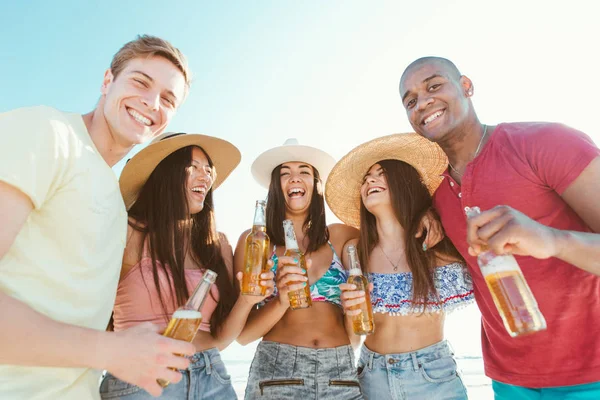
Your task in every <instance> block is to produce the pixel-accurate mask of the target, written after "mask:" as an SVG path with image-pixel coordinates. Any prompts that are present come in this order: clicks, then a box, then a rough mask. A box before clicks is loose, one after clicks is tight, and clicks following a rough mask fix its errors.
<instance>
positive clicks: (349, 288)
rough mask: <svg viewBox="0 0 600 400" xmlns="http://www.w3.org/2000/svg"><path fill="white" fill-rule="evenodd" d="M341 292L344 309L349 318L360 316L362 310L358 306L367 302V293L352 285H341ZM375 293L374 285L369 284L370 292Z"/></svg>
mask: <svg viewBox="0 0 600 400" xmlns="http://www.w3.org/2000/svg"><path fill="white" fill-rule="evenodd" d="M340 290H341V291H342V294H341V295H340V299H341V300H342V308H343V309H344V314H346V315H347V316H354V315H359V314H360V313H361V309H360V308H357V307H356V306H357V305H359V304H362V303H364V302H365V301H366V293H365V291H364V290H357V288H356V285H354V284H352V283H341V284H340ZM372 291H373V283H369V292H372Z"/></svg>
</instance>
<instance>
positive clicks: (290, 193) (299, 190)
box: [288, 188, 304, 195]
mask: <svg viewBox="0 0 600 400" xmlns="http://www.w3.org/2000/svg"><path fill="white" fill-rule="evenodd" d="M296 193H301V194H304V190H303V189H300V188H293V189H290V190H289V191H288V195H292V194H296Z"/></svg>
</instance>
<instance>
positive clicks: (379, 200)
mask: <svg viewBox="0 0 600 400" xmlns="http://www.w3.org/2000/svg"><path fill="white" fill-rule="evenodd" d="M360 197H361V199H362V203H363V204H364V206H365V208H366V209H367V211H369V212H370V213H373V212H374V211H375V210H376V209H377V208H378V207H380V206H388V207H391V201H390V192H389V191H388V182H387V177H386V175H385V171H384V170H383V168H382V167H381V165H379V164H378V163H377V164H373V166H371V168H369V171H367V173H366V174H365V176H364V178H363V183H362V185H361V186H360Z"/></svg>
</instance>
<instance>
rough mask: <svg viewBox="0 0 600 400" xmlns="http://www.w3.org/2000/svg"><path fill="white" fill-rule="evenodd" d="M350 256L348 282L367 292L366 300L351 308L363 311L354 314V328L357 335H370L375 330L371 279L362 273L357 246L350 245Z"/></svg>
mask: <svg viewBox="0 0 600 400" xmlns="http://www.w3.org/2000/svg"><path fill="white" fill-rule="evenodd" d="M348 258H349V259H350V271H349V274H350V276H349V277H348V283H350V284H353V285H355V286H356V290H362V291H364V292H365V302H364V303H361V304H357V305H355V306H352V307H350V310H360V311H361V313H360V314H358V315H353V316H352V330H353V331H354V333H355V334H356V335H369V334H371V333H373V332H374V331H375V323H374V322H373V307H372V306H371V295H370V293H369V281H367V278H365V276H364V275H363V273H362V269H361V268H360V263H359V261H358V255H357V254H356V247H354V246H352V245H350V246H348Z"/></svg>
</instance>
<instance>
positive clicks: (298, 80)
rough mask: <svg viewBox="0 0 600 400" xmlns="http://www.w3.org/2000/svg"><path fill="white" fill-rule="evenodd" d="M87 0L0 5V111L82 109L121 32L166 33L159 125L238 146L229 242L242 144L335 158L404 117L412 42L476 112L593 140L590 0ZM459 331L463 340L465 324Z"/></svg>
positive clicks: (243, 178) (242, 177)
mask: <svg viewBox="0 0 600 400" xmlns="http://www.w3.org/2000/svg"><path fill="white" fill-rule="evenodd" d="M91 4H92V2H79V1H75V0H73V1H64V0H63V1H52V2H47V1H40V0H36V1H27V2H8V3H6V4H4V5H3V7H2V12H1V13H0V34H1V37H2V38H3V40H2V50H1V54H2V55H1V59H2V61H1V62H0V112H3V111H8V110H10V109H13V108H17V107H21V106H28V105H38V104H46V105H51V106H54V107H57V108H59V109H63V110H66V111H75V112H80V113H85V112H88V111H90V110H91V109H92V108H93V107H94V105H95V102H96V101H97V100H98V98H99V96H100V91H99V90H100V85H101V82H102V77H103V74H104V71H105V69H106V68H107V67H108V66H109V63H110V60H111V58H112V55H113V54H114V53H115V52H116V51H117V50H118V48H119V47H120V46H121V45H123V44H124V43H125V42H127V41H129V40H131V39H133V38H134V37H135V36H136V35H137V34H141V33H149V34H154V35H158V36H161V37H164V38H166V39H168V40H170V41H171V42H172V43H173V44H174V45H175V46H177V47H179V48H180V49H181V50H182V51H183V52H184V53H185V54H186V55H187V57H188V59H189V63H190V67H191V68H192V71H193V73H194V76H195V79H194V82H193V86H192V89H191V92H190V95H189V97H188V100H187V101H186V103H185V104H184V105H183V106H182V107H181V109H180V111H179V113H178V115H176V116H175V118H174V120H173V123H172V125H171V126H170V127H169V130H173V131H185V132H198V133H204V134H209V135H214V136H218V137H221V138H224V139H227V140H229V141H231V142H232V143H234V144H235V145H236V146H238V148H239V149H240V150H241V152H242V157H243V158H242V162H241V164H240V166H239V167H238V169H237V170H236V171H235V172H234V173H233V175H232V176H231V178H230V179H228V181H226V182H225V184H224V185H223V186H221V187H220V188H219V189H218V190H217V191H216V196H215V197H216V209H217V222H218V225H219V228H220V230H222V231H224V232H225V233H226V234H227V235H228V236H229V239H230V241H231V242H232V243H233V244H234V245H235V242H236V241H237V239H238V236H239V234H240V233H241V232H242V231H243V230H245V229H247V228H249V227H250V225H251V223H252V213H253V207H254V202H255V200H256V199H259V198H264V197H265V195H266V191H265V190H264V189H262V188H260V187H259V186H258V185H257V184H256V183H255V182H254V181H253V179H252V176H251V175H250V165H251V163H252V161H253V160H254V158H255V157H256V156H257V155H258V154H260V153H261V152H262V151H264V150H266V149H267V148H270V147H273V146H275V145H279V144H282V143H283V142H284V140H285V139H286V138H288V137H296V138H298V139H299V141H300V142H301V143H302V144H308V145H314V146H318V147H320V148H322V149H324V150H326V151H329V152H330V153H331V154H332V155H333V156H334V157H335V158H338V159H339V158H340V157H341V156H343V155H344V154H346V152H348V151H349V150H350V149H352V148H353V147H355V146H357V145H358V144H360V143H362V142H364V141H367V140H370V139H372V138H374V137H377V136H382V135H387V134H390V133H395V132H406V131H408V130H409V127H410V125H409V124H408V122H407V119H406V115H405V114H404V111H403V108H402V105H401V101H400V96H399V94H398V81H399V78H400V75H401V73H402V71H403V69H404V67H405V66H406V65H408V64H409V63H410V62H411V61H413V60H414V59H416V58H418V57H421V56H425V55H439V56H444V57H447V58H449V59H451V60H453V61H454V62H455V63H456V65H457V66H458V67H459V69H460V70H461V72H462V73H463V74H465V75H467V76H469V77H470V78H471V79H472V80H473V82H474V84H475V96H474V102H475V106H476V109H477V111H478V114H479V117H480V119H481V120H482V122H484V123H488V124H494V123H498V122H503V121H522V120H547V121H556V122H562V123H565V124H568V125H571V126H573V127H575V128H578V129H580V130H582V131H584V132H586V133H588V134H589V135H590V136H592V138H594V140H595V141H596V143H600V133H599V130H598V127H597V121H596V116H595V114H594V111H593V109H594V108H595V105H594V104H595V101H597V96H598V94H599V93H600V80H599V79H597V76H598V71H600V62H599V57H598V54H597V53H598V50H597V45H596V42H597V40H598V38H600V24H598V21H597V15H598V7H599V6H598V5H597V4H596V2H593V1H577V0H571V1H564V0H545V1H533V0H528V1H523V0H518V1H515V0H505V1H495V2H489V1H485V0H473V1H466V0H465V1H451V0H431V1H427V2H417V1H414V2H410V3H409V2H406V1H350V0H346V1H333V0H330V1H316V0H313V1H310V0H309V1H301V2H292V1H281V0H279V1H252V2H251V1H226V2H210V1H197V0H192V1H183V0H179V1H176V2H171V3H168V2H165V1H160V2H159V1H145V2H143V3H139V2H133V1H123V0H119V1H114V0H111V1H102V2H99V1H96V2H93V5H91ZM0 134H2V135H8V134H19V133H18V132H2V133H0ZM211 156H213V155H211ZM213 157H214V156H213ZM121 168H122V165H117V167H115V170H116V172H117V173H118V172H119V171H120V169H121ZM330 215H331V214H330ZM334 221H335V220H334V219H333V218H330V220H329V222H334ZM457 329H460V328H459V327H458V325H457ZM462 341H463V342H465V343H466V342H468V341H471V346H473V344H477V343H478V341H479V339H478V333H477V332H472V331H470V332H468V334H467V336H465V337H462ZM458 342H461V338H458ZM473 342H474V343H473ZM458 344H459V343H458ZM455 347H457V346H456V344H455Z"/></svg>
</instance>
